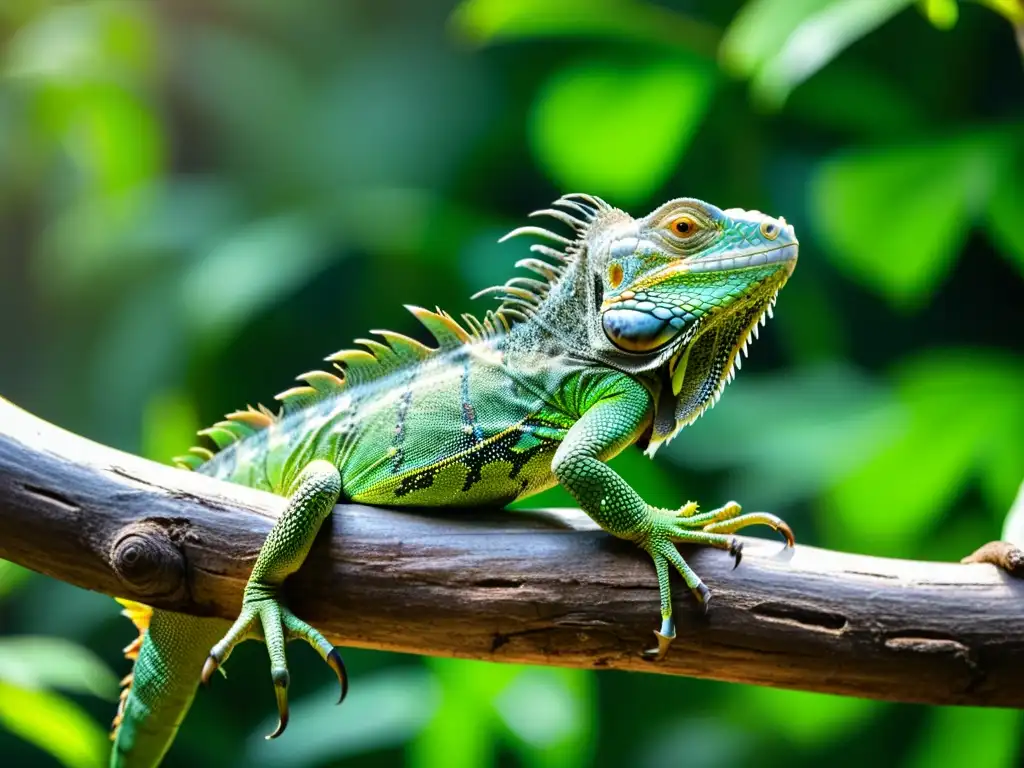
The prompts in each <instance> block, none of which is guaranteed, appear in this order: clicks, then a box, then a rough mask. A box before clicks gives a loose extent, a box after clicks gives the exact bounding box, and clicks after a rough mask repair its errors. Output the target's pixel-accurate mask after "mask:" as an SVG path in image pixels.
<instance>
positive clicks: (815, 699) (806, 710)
mask: <svg viewBox="0 0 1024 768" xmlns="http://www.w3.org/2000/svg"><path fill="white" fill-rule="evenodd" d="M735 698H736V699H737V701H736V703H735V705H734V706H733V707H731V709H733V710H739V711H741V712H743V713H744V715H743V717H742V721H743V722H747V723H756V724H757V727H759V728H760V729H763V730H764V731H766V732H768V733H771V734H772V735H781V736H782V737H783V738H785V739H787V740H789V741H791V742H793V743H795V744H798V745H800V746H801V747H804V748H822V747H825V746H826V745H828V744H829V742H835V741H838V740H839V739H842V738H843V737H845V736H848V735H849V734H851V733H853V732H855V731H857V730H859V729H861V728H863V727H864V724H865V722H870V720H871V719H872V718H875V717H877V716H879V715H880V714H881V713H882V712H883V711H884V710H885V709H886V708H887V707H888V705H887V704H885V703H883V702H878V701H872V700H870V699H859V698H855V697H853V696H833V695H831V694H824V693H808V692H806V691H789V690H785V689H782V688H764V687H760V686H748V687H744V688H742V689H739V690H738V691H737V692H736V695H735Z"/></svg>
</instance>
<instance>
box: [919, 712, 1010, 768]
mask: <svg viewBox="0 0 1024 768" xmlns="http://www.w3.org/2000/svg"><path fill="white" fill-rule="evenodd" d="M928 713H929V718H928V723H927V725H926V726H925V729H924V734H923V738H922V739H921V741H920V742H919V743H918V745H917V748H916V749H914V750H913V752H911V754H910V756H909V759H908V760H906V761H905V762H904V763H903V765H905V766H906V767H907V768H931V766H937V765H963V766H967V765H976V766H1004V765H1019V763H1018V760H1019V756H1020V748H1021V733H1022V726H1024V720H1022V717H1021V713H1020V712H1019V711H1017V710H1012V709H988V708H985V709H982V708H978V707H933V708H931V709H929V710H928Z"/></svg>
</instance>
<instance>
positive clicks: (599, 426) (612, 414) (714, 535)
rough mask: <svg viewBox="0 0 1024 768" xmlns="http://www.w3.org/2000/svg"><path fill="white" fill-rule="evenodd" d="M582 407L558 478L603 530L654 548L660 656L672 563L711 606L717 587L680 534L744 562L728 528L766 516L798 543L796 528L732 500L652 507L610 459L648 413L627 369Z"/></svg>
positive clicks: (666, 634) (559, 455)
mask: <svg viewBox="0 0 1024 768" xmlns="http://www.w3.org/2000/svg"><path fill="white" fill-rule="evenodd" d="M582 405H583V408H581V410H583V415H582V416H581V417H580V419H579V420H578V421H577V422H576V423H575V424H574V425H573V427H572V428H571V429H570V430H569V432H568V433H567V434H566V436H565V438H564V440H563V441H562V444H561V445H560V446H559V448H558V451H556V453H555V456H554V459H553V460H552V470H553V472H554V473H555V477H557V478H558V482H559V483H561V485H562V486H563V487H565V488H566V490H568V491H569V492H570V493H571V494H572V495H573V496H574V497H575V498H576V500H577V501H578V502H579V504H580V506H581V507H582V508H583V510H584V511H585V512H586V513H587V514H588V515H590V517H591V518H592V519H593V520H594V521H595V522H596V523H597V524H598V525H600V526H601V527H602V528H603V529H604V530H606V531H608V532H609V533H611V534H614V535H615V536H618V537H619V538H622V539H628V540H630V541H635V542H636V543H637V544H638V545H639V546H641V547H642V548H643V549H645V550H647V552H648V553H650V555H651V557H652V559H653V560H654V567H655V570H656V572H657V576H658V587H659V590H660V596H661V620H662V621H661V629H660V630H659V631H656V632H655V633H654V634H655V636H656V637H657V638H658V647H657V648H655V649H651V650H649V651H646V652H645V655H646V656H648V657H650V658H654V659H661V658H663V657H664V655H665V653H666V652H667V651H668V647H669V645H670V644H671V642H672V640H673V639H674V638H675V623H674V622H673V620H672V592H671V588H670V585H669V566H670V565H671V566H673V567H674V568H675V569H676V570H677V571H679V573H680V575H681V576H682V577H683V580H684V581H685V582H686V585H687V586H688V587H689V588H690V591H691V592H693V594H694V596H695V597H696V598H697V600H698V601H699V602H700V603H701V604H702V605H703V606H704V608H705V610H706V609H707V604H708V601H709V600H710V598H711V590H709V589H708V588H707V586H706V585H705V584H704V582H703V581H701V579H700V577H699V576H697V574H696V573H694V571H693V569H692V568H690V566H689V565H687V563H686V561H685V560H684V559H683V557H682V555H680V554H679V552H678V550H677V549H676V547H675V543H676V542H685V543H690V544H704V545H707V546H711V547H717V548H718V549H725V550H728V551H729V552H730V553H731V554H732V555H733V556H734V557H735V558H736V563H737V564H738V563H739V560H740V552H741V544H740V542H739V540H737V539H735V538H734V537H732V536H729V535H727V534H729V533H732V532H733V531H736V530H738V529H740V528H743V527H745V526H747V525H753V524H757V523H762V524H767V525H770V526H771V527H773V528H775V529H776V530H779V531H781V532H782V533H783V534H784V535H785V536H786V540H787V543H788V544H789V545H792V543H793V534H792V532H791V531H790V529H789V526H788V525H786V524H785V523H784V522H783V521H782V520H780V519H779V518H777V517H775V516H774V515H767V514H760V513H759V514H751V515H741V514H740V511H741V510H740V506H739V504H736V503H735V502H730V503H729V504H727V505H725V506H724V507H722V508H720V509H716V510H713V511H711V512H707V513H703V514H697V512H696V510H697V505H696V504H694V503H692V502H690V503H688V504H686V505H685V506H683V507H682V508H681V509H679V510H667V509H659V508H657V507H652V506H651V505H649V504H648V503H647V502H645V501H644V500H643V498H641V496H640V495H639V494H638V493H637V492H636V491H634V490H633V489H632V488H631V487H630V486H629V484H628V483H627V482H626V481H625V480H623V479H622V478H621V477H620V476H619V475H618V474H617V473H616V472H615V470H613V469H612V468H611V467H609V466H608V465H607V464H605V463H604V459H605V458H608V457H611V456H614V455H615V454H617V453H618V452H619V451H620V450H622V448H623V447H625V446H626V445H628V444H630V443H632V442H633V441H634V440H635V439H636V435H637V434H638V432H639V431H640V430H641V429H642V428H643V426H644V425H645V423H646V421H647V420H648V419H649V412H650V407H651V397H650V395H649V394H648V392H647V390H646V389H644V387H643V386H642V385H640V384H639V383H637V382H636V381H634V380H632V379H630V378H628V377H626V376H622V377H620V378H617V379H616V380H615V382H614V383H613V384H612V385H611V386H609V387H607V388H604V389H603V390H602V391H600V392H599V393H598V394H597V395H596V396H595V399H594V401H593V402H591V403H583V404H582Z"/></svg>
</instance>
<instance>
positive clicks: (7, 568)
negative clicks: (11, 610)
mask: <svg viewBox="0 0 1024 768" xmlns="http://www.w3.org/2000/svg"><path fill="white" fill-rule="evenodd" d="M31 575H32V571H30V570H29V569H28V568H22V567H21V566H20V565H18V564H17V563H12V562H10V561H9V560H0V599H2V598H4V597H6V596H7V595H9V594H11V593H12V592H15V591H17V589H18V587H20V586H21V585H22V584H24V583H25V581H26V580H28V578H29V577H30V576H31Z"/></svg>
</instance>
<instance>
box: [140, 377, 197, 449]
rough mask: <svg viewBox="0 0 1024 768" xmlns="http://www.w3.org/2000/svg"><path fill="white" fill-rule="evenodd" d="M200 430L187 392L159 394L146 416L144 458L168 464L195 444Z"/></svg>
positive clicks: (193, 406)
mask: <svg viewBox="0 0 1024 768" xmlns="http://www.w3.org/2000/svg"><path fill="white" fill-rule="evenodd" d="M199 428H200V426H199V417H198V416H197V414H196V409H195V404H194V403H193V402H192V400H191V399H190V398H189V397H188V396H187V395H186V394H185V393H184V392H181V391H178V390H168V391H165V392H162V393H158V394H155V395H153V396H152V397H150V398H149V402H148V403H146V409H145V411H143V413H142V455H143V456H145V457H146V458H147V459H152V460H153V461H160V462H168V461H170V459H171V457H172V456H180V455H181V454H183V453H184V452H185V451H186V450H187V449H188V447H189V446H190V445H192V444H193V443H195V441H196V431H197V430H198V429H199Z"/></svg>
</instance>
